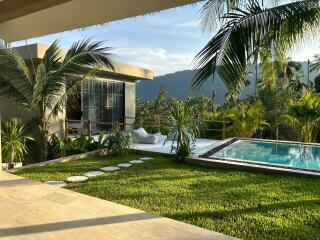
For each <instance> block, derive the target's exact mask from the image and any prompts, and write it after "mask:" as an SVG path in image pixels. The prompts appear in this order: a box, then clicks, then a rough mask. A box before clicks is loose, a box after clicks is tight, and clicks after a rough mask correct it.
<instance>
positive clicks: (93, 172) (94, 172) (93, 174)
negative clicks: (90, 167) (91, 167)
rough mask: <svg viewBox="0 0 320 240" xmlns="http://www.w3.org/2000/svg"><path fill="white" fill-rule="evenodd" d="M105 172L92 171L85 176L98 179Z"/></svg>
mask: <svg viewBox="0 0 320 240" xmlns="http://www.w3.org/2000/svg"><path fill="white" fill-rule="evenodd" d="M103 173H104V172H102V171H90V172H86V173H85V174H84V175H85V176H87V177H97V176H100V175H102V174H103Z"/></svg>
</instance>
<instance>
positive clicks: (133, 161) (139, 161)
mask: <svg viewBox="0 0 320 240" xmlns="http://www.w3.org/2000/svg"><path fill="white" fill-rule="evenodd" d="M130 163H133V164H138V163H143V161H142V160H132V161H130Z"/></svg>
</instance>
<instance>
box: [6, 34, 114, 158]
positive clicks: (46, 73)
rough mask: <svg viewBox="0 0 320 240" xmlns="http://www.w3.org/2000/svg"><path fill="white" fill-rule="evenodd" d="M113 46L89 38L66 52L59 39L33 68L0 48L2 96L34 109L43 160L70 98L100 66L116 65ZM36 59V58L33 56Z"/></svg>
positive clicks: (14, 53)
mask: <svg viewBox="0 0 320 240" xmlns="http://www.w3.org/2000/svg"><path fill="white" fill-rule="evenodd" d="M108 51H109V48H107V47H104V46H103V42H91V41H90V40H89V39H85V40H83V41H78V42H76V43H74V44H73V45H72V46H71V47H70V49H69V50H68V51H67V53H66V54H65V55H63V53H62V49H61V48H60V47H59V46H58V42H57V41H55V42H54V43H53V44H51V46H50V47H49V48H48V49H47V50H46V52H45V54H44V56H43V58H42V59H41V60H40V62H39V63H38V64H37V65H36V63H33V62H32V64H31V65H32V67H30V66H29V65H28V62H27V61H25V60H24V59H23V58H22V56H20V55H19V53H18V52H17V51H16V50H14V49H0V95H1V96H2V97H6V98H7V99H10V100H13V101H15V102H17V103H19V104H20V106H21V107H22V108H24V109H26V110H27V111H29V112H31V114H32V115H33V116H34V120H35V122H36V124H37V126H38V130H39V133H40V140H39V144H40V145H41V154H40V159H41V160H42V161H45V160H46V159H47V155H48V154H47V152H48V148H47V147H48V145H47V142H48V135H49V134H48V128H49V123H50V121H51V120H53V119H54V118H56V117H57V116H58V114H59V113H61V112H62V111H63V110H64V108H65V106H66V103H67V100H68V101H72V100H73V99H75V98H76V97H77V96H78V95H79V94H80V93H81V90H82V88H83V87H84V83H85V81H86V80H88V79H91V78H92V77H93V76H94V74H95V72H96V71H98V70H97V69H98V68H99V69H106V68H109V69H110V68H111V69H112V68H113V67H112V63H111V61H110V58H109V56H110V54H109V53H108ZM31 61H32V59H31Z"/></svg>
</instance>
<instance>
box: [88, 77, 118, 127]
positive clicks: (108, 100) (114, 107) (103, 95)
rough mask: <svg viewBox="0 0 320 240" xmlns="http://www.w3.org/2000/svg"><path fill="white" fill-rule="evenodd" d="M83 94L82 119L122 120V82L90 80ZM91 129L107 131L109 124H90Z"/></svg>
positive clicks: (97, 120)
mask: <svg viewBox="0 0 320 240" xmlns="http://www.w3.org/2000/svg"><path fill="white" fill-rule="evenodd" d="M87 84H88V85H87V88H86V90H85V91H84V94H83V97H82V98H83V100H82V110H83V115H82V117H83V120H88V119H90V120H92V121H96V122H110V123H111V122H116V121H118V122H121V123H122V122H123V120H124V83H121V82H114V81H106V80H90V81H88V83H87ZM92 128H93V130H97V131H108V130H110V129H111V126H110V125H104V124H99V123H94V124H92Z"/></svg>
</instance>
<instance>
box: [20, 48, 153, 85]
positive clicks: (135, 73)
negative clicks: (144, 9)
mask: <svg viewBox="0 0 320 240" xmlns="http://www.w3.org/2000/svg"><path fill="white" fill-rule="evenodd" d="M14 49H15V50H17V52H18V53H19V54H20V55H21V56H22V57H23V58H24V59H31V58H33V59H42V58H43V56H44V54H45V52H46V50H47V49H48V46H47V45H44V44H40V43H35V44H29V45H24V46H20V47H14ZM65 52H66V50H65ZM112 63H113V67H114V71H113V70H111V69H110V70H105V71H104V72H106V73H108V74H109V75H110V76H122V77H125V78H126V79H127V80H133V81H136V80H153V75H154V74H153V71H152V70H149V69H145V68H141V67H137V66H134V65H129V64H124V63H120V62H116V61H112Z"/></svg>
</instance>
